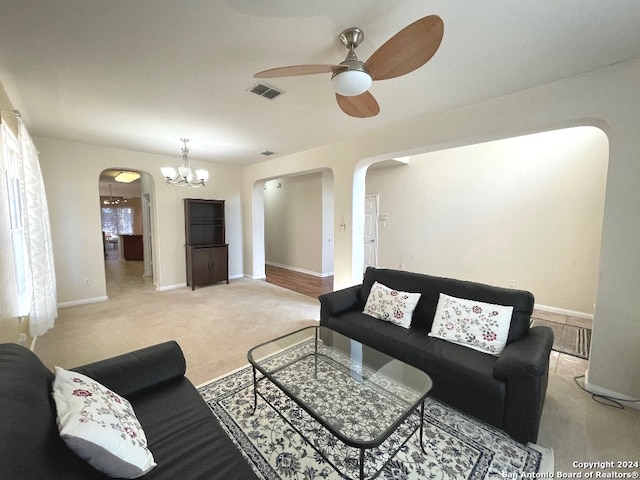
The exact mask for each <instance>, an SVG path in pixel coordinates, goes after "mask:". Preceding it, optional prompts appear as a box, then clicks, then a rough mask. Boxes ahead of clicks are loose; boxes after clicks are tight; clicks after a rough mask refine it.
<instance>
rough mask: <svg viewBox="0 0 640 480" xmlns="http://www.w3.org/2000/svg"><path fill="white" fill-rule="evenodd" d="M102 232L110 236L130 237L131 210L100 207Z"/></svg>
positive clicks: (131, 229) (131, 227)
mask: <svg viewBox="0 0 640 480" xmlns="http://www.w3.org/2000/svg"><path fill="white" fill-rule="evenodd" d="M102 230H103V231H104V232H105V233H108V234H110V235H132V234H133V208H131V207H114V206H111V207H102Z"/></svg>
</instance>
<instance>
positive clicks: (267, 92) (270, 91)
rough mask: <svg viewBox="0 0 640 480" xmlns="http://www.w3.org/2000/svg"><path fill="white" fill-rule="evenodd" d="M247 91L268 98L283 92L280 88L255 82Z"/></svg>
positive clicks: (271, 98)
mask: <svg viewBox="0 0 640 480" xmlns="http://www.w3.org/2000/svg"><path fill="white" fill-rule="evenodd" d="M249 91H250V92H251V93H255V94H256V95H260V96H261V97H264V98H268V99H269V100H273V99H274V98H276V97H278V96H280V95H282V94H283V93H284V92H283V91H282V90H278V89H277V88H274V87H272V86H271V85H267V84H266V83H256V84H255V85H254V86H253V87H251V88H250V89H249Z"/></svg>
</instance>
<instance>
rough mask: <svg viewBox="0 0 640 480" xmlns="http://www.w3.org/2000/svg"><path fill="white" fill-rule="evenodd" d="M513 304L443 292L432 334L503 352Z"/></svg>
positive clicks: (486, 351) (472, 346)
mask: <svg viewBox="0 0 640 480" xmlns="http://www.w3.org/2000/svg"><path fill="white" fill-rule="evenodd" d="M512 313H513V307H507V306H504V305H494V304H492V303H483V302H478V301H476V300H467V299H464V298H456V297H451V296H449V295H445V294H444V293H441V294H440V298H439V299H438V306H437V308H436V314H435V316H434V318H433V325H432V326H431V332H429V336H431V337H437V338H442V339H443V340H448V341H449V342H452V343H457V344H459V345H463V346H465V347H469V348H473V349H474V350H479V351H480V352H484V353H489V354H491V355H496V356H498V355H500V353H501V352H502V350H504V347H505V345H506V344H507V336H508V335H509V326H510V325H511V315H512Z"/></svg>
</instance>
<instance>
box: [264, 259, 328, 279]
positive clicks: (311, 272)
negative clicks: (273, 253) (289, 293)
mask: <svg viewBox="0 0 640 480" xmlns="http://www.w3.org/2000/svg"><path fill="white" fill-rule="evenodd" d="M264 263H265V265H271V266H272V267H278V268H284V269H285V270H291V271H293V272H298V273H304V274H306V275H313V276H314V277H320V278H324V277H331V276H332V275H333V272H327V273H320V272H313V271H311V270H305V269H304V268H298V267H292V266H291V265H283V264H281V263H276V262H264Z"/></svg>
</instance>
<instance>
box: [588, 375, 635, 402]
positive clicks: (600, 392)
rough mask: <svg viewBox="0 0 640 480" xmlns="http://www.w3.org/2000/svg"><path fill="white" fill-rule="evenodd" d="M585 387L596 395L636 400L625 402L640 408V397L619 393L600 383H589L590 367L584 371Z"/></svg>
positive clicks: (625, 400) (626, 400) (623, 400)
mask: <svg viewBox="0 0 640 480" xmlns="http://www.w3.org/2000/svg"><path fill="white" fill-rule="evenodd" d="M584 388H585V389H586V390H587V391H588V392H589V393H593V394H594V395H601V396H603V397H609V398H613V399H615V400H618V401H621V402H635V403H625V406H627V407H631V408H635V409H640V400H639V399H637V398H633V397H630V396H628V395H625V394H623V393H618V392H615V391H613V390H609V389H608V388H603V387H599V386H598V385H594V384H592V383H589V370H588V369H587V371H586V372H584Z"/></svg>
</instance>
